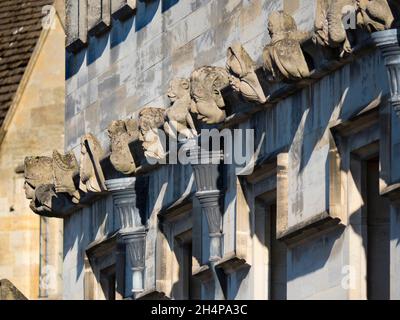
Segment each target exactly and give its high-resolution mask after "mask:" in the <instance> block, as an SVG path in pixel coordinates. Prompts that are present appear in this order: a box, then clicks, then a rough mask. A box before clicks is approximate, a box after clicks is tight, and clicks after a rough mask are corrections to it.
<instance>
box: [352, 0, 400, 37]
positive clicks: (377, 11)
mask: <svg viewBox="0 0 400 320" xmlns="http://www.w3.org/2000/svg"><path fill="white" fill-rule="evenodd" d="M357 7H358V11H359V15H358V23H359V24H361V25H362V26H363V27H365V28H366V29H367V30H368V31H369V32H374V31H383V30H386V29H390V28H391V27H392V25H393V23H394V15H393V13H392V10H391V8H390V6H389V3H388V1H387V0H357Z"/></svg>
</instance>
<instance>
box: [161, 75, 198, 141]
mask: <svg viewBox="0 0 400 320" xmlns="http://www.w3.org/2000/svg"><path fill="white" fill-rule="evenodd" d="M167 95H168V98H169V99H170V100H171V106H170V107H169V108H168V109H167V110H166V111H165V118H166V122H165V123H164V131H165V132H166V133H167V134H168V135H170V136H171V137H173V138H175V139H177V140H178V138H179V137H183V138H184V139H192V138H194V137H195V136H197V131H196V128H195V126H194V123H193V119H192V115H191V114H190V110H191V105H192V99H191V97H190V81H189V80H188V79H183V78H177V79H173V80H172V81H171V83H170V86H169V90H168V93H167Z"/></svg>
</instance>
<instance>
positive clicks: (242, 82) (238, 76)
mask: <svg viewBox="0 0 400 320" xmlns="http://www.w3.org/2000/svg"><path fill="white" fill-rule="evenodd" d="M227 56H228V57H227V62H226V68H227V70H228V72H229V73H230V76H229V82H230V84H231V87H232V88H233V89H234V90H235V91H238V92H240V93H241V94H242V95H243V97H245V98H246V99H247V100H249V101H254V102H259V103H264V102H265V101H266V98H265V95H264V91H263V89H262V87H261V85H260V82H259V81H258V78H257V75H256V73H255V63H254V61H253V60H252V59H251V57H250V56H249V54H248V53H247V52H246V50H245V49H244V48H243V46H242V45H241V44H240V43H238V42H235V43H234V44H232V45H231V46H230V47H229V48H228V52H227Z"/></svg>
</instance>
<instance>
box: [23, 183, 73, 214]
mask: <svg viewBox="0 0 400 320" xmlns="http://www.w3.org/2000/svg"><path fill="white" fill-rule="evenodd" d="M67 206H70V201H69V200H68V199H67V197H66V196H65V194H63V193H56V191H55V188H54V185H53V184H43V185H40V186H39V187H37V188H36V190H35V198H34V199H33V200H32V201H31V203H30V205H29V207H30V208H31V210H32V211H33V212H35V213H36V214H38V215H41V216H45V217H62V215H63V212H65V209H66V207H67Z"/></svg>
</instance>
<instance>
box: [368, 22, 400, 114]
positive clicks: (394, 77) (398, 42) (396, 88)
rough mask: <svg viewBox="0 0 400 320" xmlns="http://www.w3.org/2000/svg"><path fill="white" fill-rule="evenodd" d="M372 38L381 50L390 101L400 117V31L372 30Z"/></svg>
mask: <svg viewBox="0 0 400 320" xmlns="http://www.w3.org/2000/svg"><path fill="white" fill-rule="evenodd" d="M371 36H372V39H373V41H374V43H375V44H376V46H377V47H378V48H379V49H380V50H381V52H382V55H383V58H384V61H385V66H386V68H387V71H388V76H389V84H390V95H391V96H390V103H391V104H392V107H393V110H394V111H395V112H396V114H397V116H398V117H400V32H399V29H390V30H384V31H379V32H374V33H373V34H372V35H371Z"/></svg>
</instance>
